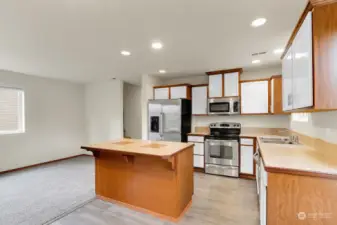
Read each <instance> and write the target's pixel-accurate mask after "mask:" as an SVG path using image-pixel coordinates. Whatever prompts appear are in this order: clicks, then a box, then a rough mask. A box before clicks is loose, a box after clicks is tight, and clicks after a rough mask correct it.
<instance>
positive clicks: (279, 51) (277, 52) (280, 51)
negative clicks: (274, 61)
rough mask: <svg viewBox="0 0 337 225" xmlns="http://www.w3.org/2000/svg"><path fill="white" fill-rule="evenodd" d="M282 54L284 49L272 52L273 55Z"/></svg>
mask: <svg viewBox="0 0 337 225" xmlns="http://www.w3.org/2000/svg"><path fill="white" fill-rule="evenodd" d="M283 52H284V49H283V48H278V49H275V50H274V54H281V53H283Z"/></svg>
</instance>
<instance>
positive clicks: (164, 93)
mask: <svg viewBox="0 0 337 225" xmlns="http://www.w3.org/2000/svg"><path fill="white" fill-rule="evenodd" d="M154 99H169V88H168V87H167V88H155V89H154Z"/></svg>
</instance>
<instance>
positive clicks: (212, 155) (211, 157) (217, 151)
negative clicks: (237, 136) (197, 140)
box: [205, 139, 239, 166]
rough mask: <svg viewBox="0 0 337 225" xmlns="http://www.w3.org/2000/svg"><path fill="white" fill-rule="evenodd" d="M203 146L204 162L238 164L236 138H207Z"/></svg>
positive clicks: (226, 164) (225, 164)
mask: <svg viewBox="0 0 337 225" xmlns="http://www.w3.org/2000/svg"><path fill="white" fill-rule="evenodd" d="M205 147H206V148H205V156H206V158H205V162H206V163H209V164H216V165H224V166H239V142H238V141H237V140H211V139H207V140H206V143H205Z"/></svg>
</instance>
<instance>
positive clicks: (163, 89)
mask: <svg viewBox="0 0 337 225" xmlns="http://www.w3.org/2000/svg"><path fill="white" fill-rule="evenodd" d="M153 90H154V91H153V92H154V97H153V98H154V99H179V98H184V99H191V85H189V84H177V85H167V86H155V87H153Z"/></svg>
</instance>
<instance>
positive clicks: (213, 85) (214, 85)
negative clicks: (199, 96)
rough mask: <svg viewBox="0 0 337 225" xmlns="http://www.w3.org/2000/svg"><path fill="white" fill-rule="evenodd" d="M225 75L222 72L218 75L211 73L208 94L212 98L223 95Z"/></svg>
mask: <svg viewBox="0 0 337 225" xmlns="http://www.w3.org/2000/svg"><path fill="white" fill-rule="evenodd" d="M222 79H223V75H222V74H218V75H211V76H209V80H208V82H209V83H208V85H209V89H208V90H209V92H208V96H209V97H210V98H219V97H222V96H223V93H222V89H223V88H222V84H223V81H222Z"/></svg>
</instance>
